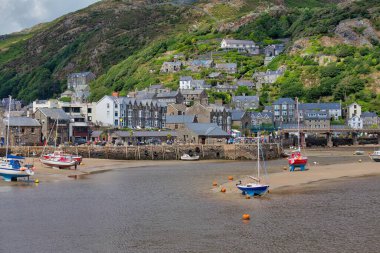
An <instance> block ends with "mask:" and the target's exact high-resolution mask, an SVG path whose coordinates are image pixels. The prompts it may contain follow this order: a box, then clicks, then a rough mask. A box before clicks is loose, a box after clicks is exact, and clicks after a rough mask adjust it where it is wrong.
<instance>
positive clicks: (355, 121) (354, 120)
mask: <svg viewBox="0 0 380 253" xmlns="http://www.w3.org/2000/svg"><path fill="white" fill-rule="evenodd" d="M347 125H348V126H349V127H350V128H353V129H363V119H362V118H360V117H359V116H358V115H354V116H353V117H351V118H350V119H348V120H347Z"/></svg>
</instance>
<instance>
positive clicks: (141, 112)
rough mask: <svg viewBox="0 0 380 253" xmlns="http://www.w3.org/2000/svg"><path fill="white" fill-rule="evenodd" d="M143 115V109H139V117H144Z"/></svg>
mask: <svg viewBox="0 0 380 253" xmlns="http://www.w3.org/2000/svg"><path fill="white" fill-rule="evenodd" d="M142 116H143V111H142V110H139V118H142Z"/></svg>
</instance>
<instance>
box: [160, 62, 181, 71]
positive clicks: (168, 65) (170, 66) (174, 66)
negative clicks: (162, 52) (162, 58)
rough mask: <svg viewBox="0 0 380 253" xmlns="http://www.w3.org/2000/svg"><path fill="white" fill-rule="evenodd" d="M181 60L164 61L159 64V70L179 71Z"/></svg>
mask: <svg viewBox="0 0 380 253" xmlns="http://www.w3.org/2000/svg"><path fill="white" fill-rule="evenodd" d="M182 65H183V64H182V62H181V61H176V62H164V63H163V64H162V66H161V69H160V72H161V73H175V72H179V71H181V68H182Z"/></svg>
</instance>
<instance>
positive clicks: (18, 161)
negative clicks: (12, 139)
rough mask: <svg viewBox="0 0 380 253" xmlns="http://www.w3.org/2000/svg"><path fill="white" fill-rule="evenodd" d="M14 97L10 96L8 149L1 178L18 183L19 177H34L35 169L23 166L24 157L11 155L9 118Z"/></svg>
mask: <svg viewBox="0 0 380 253" xmlns="http://www.w3.org/2000/svg"><path fill="white" fill-rule="evenodd" d="M11 102H12V97H11V96H9V109H8V122H7V135H6V149H5V157H4V158H3V159H1V161H0V176H2V177H3V179H4V181H7V182H10V181H17V178H19V177H28V178H29V177H30V176H33V175H34V167H33V166H31V165H29V166H27V165H25V166H24V165H23V160H24V157H21V156H13V155H9V154H8V151H9V117H10V110H11V108H10V107H11Z"/></svg>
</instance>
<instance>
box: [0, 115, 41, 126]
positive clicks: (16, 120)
mask: <svg viewBox="0 0 380 253" xmlns="http://www.w3.org/2000/svg"><path fill="white" fill-rule="evenodd" d="M3 122H4V124H8V118H4V119H3ZM9 126H20V127H22V126H25V127H26V126H30V127H39V126H41V124H40V123H39V122H38V120H36V119H33V118H29V117H10V118H9Z"/></svg>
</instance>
